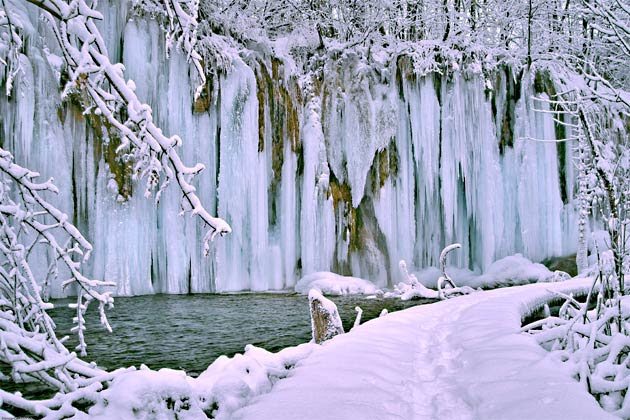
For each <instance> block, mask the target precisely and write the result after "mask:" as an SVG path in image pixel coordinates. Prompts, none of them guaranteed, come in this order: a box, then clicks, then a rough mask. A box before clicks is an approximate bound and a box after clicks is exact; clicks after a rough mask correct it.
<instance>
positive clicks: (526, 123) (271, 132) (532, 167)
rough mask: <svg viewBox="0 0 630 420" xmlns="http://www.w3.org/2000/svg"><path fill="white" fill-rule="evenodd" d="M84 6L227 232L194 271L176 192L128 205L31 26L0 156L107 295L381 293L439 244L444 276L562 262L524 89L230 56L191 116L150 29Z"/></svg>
mask: <svg viewBox="0 0 630 420" xmlns="http://www.w3.org/2000/svg"><path fill="white" fill-rule="evenodd" d="M100 8H102V9H103V13H104V14H105V15H106V19H104V21H105V22H108V25H107V27H106V28H104V36H105V37H106V41H107V42H108V43H109V48H110V51H111V52H112V54H113V55H114V57H113V58H114V59H120V60H121V61H122V62H123V63H124V65H125V67H126V74H127V76H128V77H129V78H131V79H133V80H134V81H135V83H136V87H137V94H138V96H139V97H140V98H142V99H143V100H145V101H146V102H147V103H148V104H150V105H151V106H152V107H153V110H154V117H155V119H156V121H157V122H158V123H159V124H160V126H161V127H163V129H164V131H165V132H166V133H168V134H174V133H177V134H179V136H180V137H181V138H182V139H183V142H184V146H183V149H182V158H183V159H184V160H185V161H186V162H189V163H194V162H201V163H203V164H204V165H205V166H206V170H205V171H204V172H203V173H202V174H200V175H199V177H198V179H197V181H196V182H197V187H198V191H199V194H200V197H201V199H202V200H203V202H204V203H205V204H206V207H207V208H208V209H211V210H212V209H215V210H216V213H217V214H218V216H220V217H222V218H224V219H225V220H226V221H227V222H228V223H230V224H231V226H232V227H233V232H232V234H231V235H229V237H225V238H222V239H221V240H218V241H216V243H215V245H214V249H212V251H211V255H210V256H209V257H208V258H204V257H203V252H202V247H201V238H202V237H203V233H204V232H203V227H202V226H199V225H198V224H197V223H195V221H194V220H190V219H189V218H182V219H178V218H177V214H178V213H179V211H180V202H179V193H178V192H177V191H167V193H166V194H165V195H164V196H163V197H162V199H161V202H160V203H159V205H158V206H155V205H154V204H153V203H152V202H151V201H149V200H147V199H145V198H144V197H143V196H142V194H141V191H139V190H140V189H139V188H136V187H135V186H134V185H133V183H132V182H131V180H130V174H129V173H128V172H129V171H128V168H127V167H126V166H125V164H124V163H122V162H120V161H118V160H116V159H115V158H114V156H113V152H112V150H113V149H114V148H115V140H108V139H107V136H106V135H105V133H104V131H103V130H104V128H103V126H102V125H99V124H98V122H95V121H86V119H85V118H84V117H83V116H82V115H81V113H80V111H79V108H78V107H77V106H76V105H72V104H65V105H62V106H60V103H61V100H60V93H59V89H58V82H57V78H58V77H59V74H58V73H59V72H58V67H59V57H58V56H57V55H55V51H48V50H47V51H44V50H43V49H42V42H41V39H39V34H40V33H41V34H43V35H44V36H50V34H49V33H47V31H46V29H41V28H40V29H39V33H38V32H37V31H38V30H37V29H36V28H37V25H38V23H37V19H36V17H35V16H31V18H32V19H31V20H32V24H33V28H31V30H32V32H31V33H30V34H27V37H29V39H30V42H28V43H27V44H26V48H27V50H26V56H24V57H23V59H24V61H25V63H24V69H25V72H24V74H22V75H20V76H19V78H18V80H17V83H16V86H15V92H14V95H13V97H12V98H10V99H8V98H6V97H4V96H3V97H2V98H0V136H2V138H3V139H4V144H3V147H5V148H7V149H8V150H10V151H11V152H12V153H13V154H14V155H15V158H16V162H18V163H20V164H23V165H26V166H28V167H30V168H33V169H36V170H38V171H40V172H41V173H42V176H44V177H48V176H54V177H55V180H56V184H57V185H59V186H60V189H61V193H60V194H59V197H57V198H56V199H55V200H56V202H57V204H58V206H59V208H60V209H61V210H63V211H65V212H67V213H68V214H70V215H72V217H73V221H74V222H75V224H76V225H77V226H78V227H79V228H81V229H82V230H83V232H85V234H86V236H87V237H88V238H89V240H90V241H91V242H92V244H93V245H94V253H93V257H92V260H91V262H90V265H89V267H88V268H87V270H88V272H89V273H88V274H89V275H90V276H92V277H95V278H103V279H105V280H114V281H116V282H117V283H118V286H117V290H116V293H117V294H121V295H134V294H143V293H158V292H166V293H186V292H207V291H237V290H278V289H285V288H291V287H293V286H294V285H295V283H296V281H297V280H298V279H299V278H301V277H302V276H305V275H308V274H310V273H315V272H319V271H333V272H336V273H340V274H344V275H352V276H356V277H361V278H366V279H369V280H371V281H373V282H374V283H375V285H376V286H378V287H383V286H386V285H392V284H395V283H396V282H397V281H398V280H400V279H399V278H398V276H399V270H398V268H397V264H398V261H400V260H401V259H405V260H407V261H409V262H410V263H413V265H414V266H416V267H424V266H431V265H433V266H434V265H437V258H438V256H439V253H440V250H441V249H442V247H443V246H444V245H445V244H448V243H452V242H460V243H462V244H463V250H464V251H463V252H461V253H458V254H457V255H456V256H455V257H454V261H452V263H453V264H456V265H458V266H460V267H468V268H471V269H477V270H481V271H483V270H484V269H486V268H488V267H489V266H490V264H491V263H492V262H494V261H496V260H498V259H500V258H503V257H505V256H507V255H511V254H514V253H522V254H523V255H524V256H526V257H527V258H530V259H532V260H534V261H539V260H542V259H544V258H546V257H550V256H554V255H566V254H568V253H571V252H574V251H575V250H574V245H573V244H575V243H577V241H576V240H575V236H576V232H575V231H576V229H575V228H574V225H575V223H574V217H575V216H574V209H573V207H574V206H573V203H572V198H573V185H574V180H573V177H574V175H573V171H572V170H571V153H572V152H571V150H570V147H566V148H560V147H558V146H557V145H556V144H554V143H542V142H535V141H531V140H528V139H527V138H528V137H532V138H539V139H553V138H555V135H556V134H555V131H554V122H553V119H552V116H551V115H549V114H542V113H537V112H535V110H534V105H535V104H534V101H533V100H532V97H533V96H535V95H537V94H539V93H536V92H534V88H533V83H532V82H531V80H530V79H531V75H528V74H527V73H525V75H523V76H522V81H523V83H518V84H517V88H512V89H508V86H512V85H514V80H513V76H512V75H511V74H510V73H509V72H502V71H497V75H496V78H494V79H492V81H491V82H489V81H488V80H486V79H484V76H482V75H463V74H460V73H455V74H451V75H445V76H438V75H429V76H425V77H412V76H408V75H406V74H405V72H404V69H400V68H397V67H396V66H397V65H396V64H395V63H394V64H392V68H391V69H389V72H388V74H390V76H389V77H385V76H383V77H376V76H375V75H374V74H373V73H372V72H371V71H369V70H365V68H363V67H360V66H359V64H357V63H354V62H352V60H348V61H346V62H343V63H341V64H340V65H339V66H338V67H337V68H334V69H329V70H330V71H329V72H328V74H327V75H326V76H325V78H324V80H323V82H322V83H321V86H318V87H317V88H316V87H315V86H311V85H309V82H308V81H307V80H306V81H305V80H300V81H299V83H298V81H296V80H295V78H292V77H289V75H288V71H284V70H283V64H282V62H281V61H278V60H276V59H268V60H258V59H256V60H254V59H251V58H247V57H246V58H243V59H238V58H237V59H235V60H234V62H233V66H232V70H231V71H230V72H229V73H228V74H224V75H222V76H220V77H215V78H214V79H213V80H211V81H210V83H209V86H210V87H209V88H208V91H207V92H206V93H207V94H206V96H205V97H203V96H202V98H201V100H198V101H193V92H194V89H195V84H194V81H193V82H191V81H189V80H188V74H189V73H190V68H189V64H188V63H187V62H186V60H185V58H184V57H182V56H181V55H179V54H176V53H173V54H171V56H170V59H168V60H167V59H166V58H165V53H164V40H163V37H162V35H161V33H160V29H159V28H158V26H157V24H156V23H155V22H154V21H151V20H148V19H147V20H145V19H142V18H135V17H134V18H131V17H130V16H128V14H127V11H126V10H127V9H126V8H125V7H124V6H122V7H121V6H120V5H118V6H116V5H114V6H112V5H111V4H109V3H108V2H102V3H101V5H100ZM27 56H28V57H29V58H26V57H27ZM394 75H396V76H394ZM488 86H491V87H492V89H488ZM514 89H516V91H517V94H515V93H514ZM298 92H299V94H298ZM510 92H511V93H510ZM542 95H544V93H543V94H542ZM510 101H512V102H510ZM510 104H511V105H510ZM536 106H538V107H541V106H542V105H541V104H539V103H537V104H536ZM506 127H508V128H507V132H506V131H505V130H506ZM136 190H138V191H136ZM38 258H41V261H42V264H41V266H43V267H45V266H46V265H47V264H46V259H47V258H48V256H46V255H41V256H38ZM33 265H36V264H33ZM51 292H52V295H53V296H60V295H62V294H63V291H62V290H61V286H60V284H56V285H53V288H52V291H51Z"/></svg>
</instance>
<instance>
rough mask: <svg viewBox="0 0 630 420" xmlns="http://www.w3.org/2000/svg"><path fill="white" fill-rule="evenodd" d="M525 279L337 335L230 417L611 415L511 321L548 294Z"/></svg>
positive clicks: (575, 286)
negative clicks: (525, 281) (517, 285)
mask: <svg viewBox="0 0 630 420" xmlns="http://www.w3.org/2000/svg"><path fill="white" fill-rule="evenodd" d="M589 285H590V280H588V279H581V280H571V281H567V282H561V283H546V284H532V285H526V286H519V287H513V288H507V289H497V290H492V291H486V292H480V293H474V294H471V295H468V296H463V297H458V298H456V299H450V300H446V301H442V302H439V303H435V304H431V305H422V306H417V307H414V308H411V309H408V310H405V311H401V312H397V313H393V314H389V315H386V316H384V317H381V318H378V319H375V320H373V321H370V322H368V323H366V324H364V325H362V326H360V327H358V328H355V329H354V330H353V331H352V332H351V333H349V334H344V335H340V336H337V337H335V338H333V339H332V340H330V341H329V342H327V343H325V344H324V345H323V346H321V347H319V348H317V349H316V350H314V351H313V352H311V353H310V355H309V356H308V357H306V358H305V359H303V360H302V361H300V362H298V364H297V366H296V367H295V368H294V369H293V370H292V371H291V373H290V374H289V376H288V377H287V378H286V379H283V380H281V381H279V382H277V383H276V384H275V385H274V387H273V388H272V390H271V391H270V392H269V393H266V394H263V395H260V396H258V397H256V398H254V399H253V400H252V401H251V403H249V404H248V405H246V406H245V407H243V408H242V409H240V410H238V411H236V412H235V413H234V414H233V416H232V417H233V418H235V419H256V420H259V419H277V420H279V419H327V420H330V419H337V420H341V419H353V420H354V419H561V418H562V419H590V420H592V419H607V418H614V417H612V416H611V415H610V414H608V413H606V412H605V411H604V410H603V409H601V408H600V407H599V405H598V404H597V402H596V401H595V399H594V398H593V397H592V396H591V395H590V394H588V392H587V391H586V390H585V389H583V388H582V387H581V385H579V384H578V383H577V382H576V381H575V380H574V379H572V378H571V377H570V375H569V374H568V373H567V371H566V370H565V369H564V367H563V366H562V364H561V363H560V362H559V361H557V360H554V359H553V358H552V357H551V356H550V355H549V353H547V352H546V351H545V350H543V349H542V348H541V347H540V346H539V345H538V344H537V343H536V342H535V341H534V340H533V339H532V338H531V337H530V336H527V335H525V334H522V333H521V332H520V328H521V318H522V316H523V314H525V313H527V312H528V311H529V309H531V308H534V307H537V306H538V305H540V303H541V302H542V301H544V300H545V298H546V297H548V296H549V294H550V293H549V291H548V290H556V291H559V290H561V291H563V292H565V293H566V292H570V291H574V290H584V289H585V288H587V287H588V286H589Z"/></svg>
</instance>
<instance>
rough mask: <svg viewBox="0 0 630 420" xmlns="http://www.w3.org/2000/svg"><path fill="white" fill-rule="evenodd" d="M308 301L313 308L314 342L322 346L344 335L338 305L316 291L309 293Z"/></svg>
mask: <svg viewBox="0 0 630 420" xmlns="http://www.w3.org/2000/svg"><path fill="white" fill-rule="evenodd" d="M308 301H309V303H310V307H311V328H312V330H313V341H315V342H316V343H317V344H321V343H323V342H324V341H326V340H330V339H331V338H333V337H334V336H336V335H338V334H343V333H344V331H343V325H342V324H341V318H340V317H339V312H338V311H337V305H335V304H334V303H333V302H332V301H331V300H328V299H326V298H325V297H324V296H323V295H322V294H321V293H320V292H319V291H318V290H315V289H311V291H310V292H309V293H308Z"/></svg>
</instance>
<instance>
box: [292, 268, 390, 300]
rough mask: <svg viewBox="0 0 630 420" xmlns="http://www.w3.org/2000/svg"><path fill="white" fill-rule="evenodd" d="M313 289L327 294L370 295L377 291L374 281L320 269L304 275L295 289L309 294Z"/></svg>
mask: <svg viewBox="0 0 630 420" xmlns="http://www.w3.org/2000/svg"><path fill="white" fill-rule="evenodd" d="M311 289H315V290H318V291H320V292H321V293H323V294H325V295H356V294H364V295H369V294H373V293H375V292H376V290H377V289H376V286H375V285H374V283H372V282H370V281H368V280H364V279H360V278H357V277H349V276H340V275H339V274H335V273H330V272H327V271H320V272H317V273H313V274H309V275H307V276H304V277H302V279H300V281H298V282H297V284H296V285H295V291H296V292H298V293H301V294H308V293H309V291H310V290H311Z"/></svg>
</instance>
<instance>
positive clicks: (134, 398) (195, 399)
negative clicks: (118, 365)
mask: <svg viewBox="0 0 630 420" xmlns="http://www.w3.org/2000/svg"><path fill="white" fill-rule="evenodd" d="M316 347H317V346H316V345H315V344H311V343H307V344H301V345H299V346H296V347H290V348H286V349H284V350H281V351H279V352H278V353H270V352H268V351H266V350H264V349H261V348H258V347H254V346H252V345H248V346H246V347H245V352H244V353H243V354H237V355H235V356H234V357H232V358H228V357H226V356H221V357H219V358H218V359H216V360H215V361H214V362H213V363H212V364H211V365H210V366H209V367H208V369H206V370H205V371H204V372H202V373H201V374H200V375H199V377H197V378H192V377H190V376H186V373H185V372H183V371H177V370H172V369H160V370H158V371H153V370H150V369H148V368H146V367H145V366H143V367H141V368H140V369H139V370H137V371H131V372H125V373H122V374H120V375H118V376H116V378H115V379H114V381H113V382H112V384H111V385H110V387H109V388H108V389H107V390H105V391H103V392H102V394H101V395H102V396H103V398H104V399H103V400H100V401H99V403H98V404H97V405H95V406H94V407H93V408H91V409H90V412H89V416H90V418H93V419H103V420H105V419H114V418H119V419H126V418H147V419H148V418H151V419H166V418H173V416H175V417H176V418H179V419H199V418H206V415H205V414H207V415H208V417H210V416H212V418H216V419H227V418H230V414H231V413H232V412H233V411H235V410H236V409H238V408H240V407H242V406H244V405H245V404H247V403H248V402H249V401H250V400H251V399H253V398H254V397H256V396H258V395H260V394H263V393H267V392H269V391H270V390H271V389H272V387H273V385H274V383H276V382H277V381H278V380H279V379H281V378H284V377H285V376H286V375H287V374H288V373H289V371H290V369H291V368H293V366H294V365H295V364H296V363H297V362H298V361H299V360H301V359H303V358H305V357H306V356H307V355H308V354H310V352H312V351H313V350H314V349H315V348H316ZM204 413H205V414H204Z"/></svg>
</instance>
